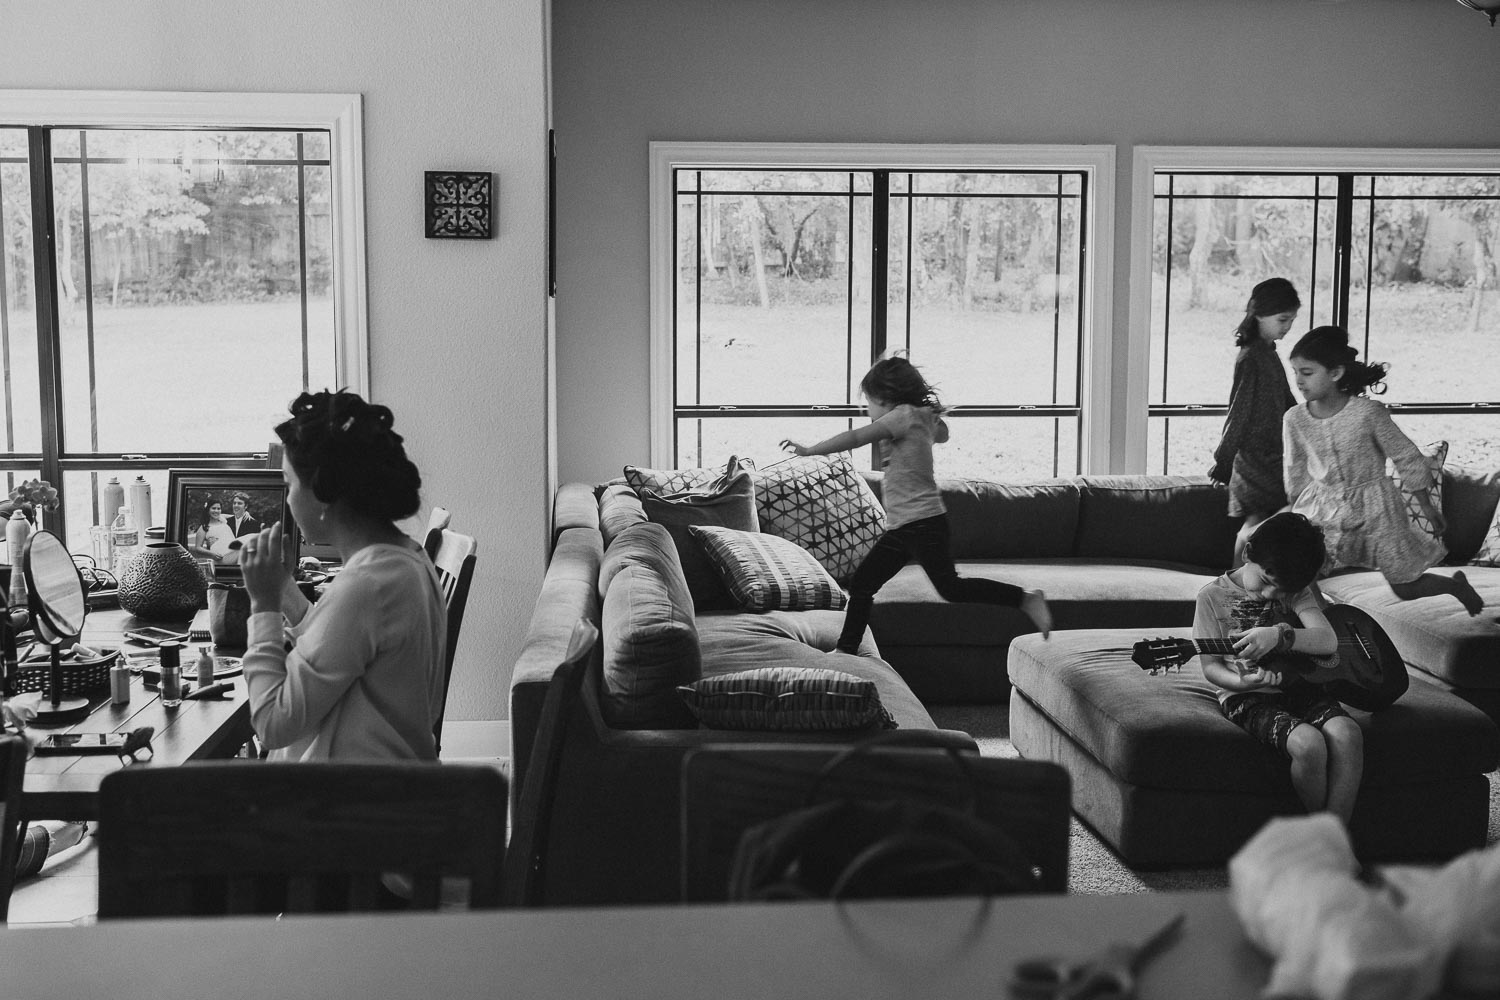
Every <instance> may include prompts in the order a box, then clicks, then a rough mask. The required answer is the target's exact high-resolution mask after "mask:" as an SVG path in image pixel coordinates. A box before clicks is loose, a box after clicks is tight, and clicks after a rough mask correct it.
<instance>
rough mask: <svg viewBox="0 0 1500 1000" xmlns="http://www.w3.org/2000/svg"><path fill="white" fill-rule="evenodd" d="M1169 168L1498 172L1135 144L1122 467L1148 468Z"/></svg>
mask: <svg viewBox="0 0 1500 1000" xmlns="http://www.w3.org/2000/svg"><path fill="white" fill-rule="evenodd" d="M1172 170H1223V171H1231V170H1262V171H1266V172H1268V173H1269V172H1275V171H1278V170H1285V171H1307V172H1312V173H1340V172H1346V173H1347V172H1351V171H1352V172H1358V173H1379V174H1399V173H1407V172H1409V173H1465V172H1468V171H1495V170H1500V149H1374V148H1371V149H1333V148H1327V147H1297V146H1286V147H1280V148H1257V147H1238V146H1137V147H1136V148H1135V153H1134V157H1133V161H1132V166H1131V181H1130V324H1129V331H1130V333H1129V336H1128V337H1127V341H1126V344H1125V351H1126V361H1127V364H1126V366H1125V367H1126V371H1127V372H1128V373H1129V374H1128V375H1127V379H1126V386H1125V413H1126V415H1127V419H1126V421H1125V427H1124V429H1123V435H1122V436H1123V439H1124V445H1125V463H1126V464H1125V468H1126V469H1127V470H1130V471H1134V472H1142V471H1144V470H1145V468H1146V444H1147V439H1148V437H1149V434H1148V427H1147V422H1148V419H1147V414H1148V412H1149V409H1148V408H1149V405H1150V391H1151V378H1150V374H1151V369H1150V365H1151V252H1152V235H1153V233H1152V222H1153V220H1152V212H1153V208H1154V205H1155V201H1154V199H1155V194H1156V174H1157V172H1158V171H1172Z"/></svg>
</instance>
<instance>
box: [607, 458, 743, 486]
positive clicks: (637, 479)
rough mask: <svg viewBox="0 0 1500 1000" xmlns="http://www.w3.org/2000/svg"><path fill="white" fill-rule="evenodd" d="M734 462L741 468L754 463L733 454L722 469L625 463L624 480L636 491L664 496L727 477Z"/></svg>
mask: <svg viewBox="0 0 1500 1000" xmlns="http://www.w3.org/2000/svg"><path fill="white" fill-rule="evenodd" d="M736 464H738V467H739V468H741V469H754V468H755V463H754V462H753V461H751V460H750V459H748V458H737V457H736V456H734V455H731V456H729V461H728V462H726V463H725V464H724V468H722V469H640V468H637V467H636V466H634V465H627V466H625V481H626V482H627V483H629V484H630V488H631V489H633V490H635V491H636V492H637V493H639V492H640V491H641V490H655V491H656V492H658V493H660V494H662V495H664V496H671V495H672V494H673V493H686V492H688V491H689V490H699V489H703V488H704V487H705V486H708V485H710V484H712V483H713V482H714V481H715V480H718V479H720V478H728V477H729V476H732V475H733V474H734V472H735V468H736Z"/></svg>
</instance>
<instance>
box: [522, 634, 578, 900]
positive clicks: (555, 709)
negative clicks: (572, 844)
mask: <svg viewBox="0 0 1500 1000" xmlns="http://www.w3.org/2000/svg"><path fill="white" fill-rule="evenodd" d="M598 639H599V629H598V627H597V626H595V625H594V623H593V622H591V621H589V620H588V619H587V618H580V619H578V621H577V622H576V623H574V625H573V632H572V634H571V635H570V636H569V637H568V646H567V650H566V652H564V654H563V662H562V665H561V666H559V667H558V668H557V670H556V672H554V673H553V675H552V679H551V680H550V681H548V682H547V693H546V695H544V696H543V699H542V709H541V713H540V716H539V718H538V721H537V730H536V738H535V739H534V740H533V741H532V747H531V757H530V761H529V763H528V765H527V768H526V778H525V780H524V781H523V782H522V783H521V787H520V789H519V792H520V794H519V796H518V797H517V800H516V811H515V814H514V816H513V817H512V822H511V833H510V844H509V846H508V847H507V848H506V851H505V879H504V886H505V888H504V893H505V905H507V906H528V907H536V906H541V905H543V904H544V903H545V902H546V900H545V898H544V895H543V887H544V884H545V878H544V876H545V874H546V872H545V868H546V853H547V852H546V846H547V837H548V834H549V833H550V832H551V825H552V803H553V801H554V800H555V799H556V797H557V780H558V774H559V772H560V770H561V766H562V757H563V748H564V746H565V745H566V744H567V739H568V725H569V722H570V720H571V719H572V718H573V716H574V715H575V714H576V712H577V707H578V703H579V693H580V690H581V688H582V685H583V678H584V675H585V673H586V672H587V669H588V664H589V659H590V656H591V655H592V654H593V651H594V647H595V646H596V645H597V643H598Z"/></svg>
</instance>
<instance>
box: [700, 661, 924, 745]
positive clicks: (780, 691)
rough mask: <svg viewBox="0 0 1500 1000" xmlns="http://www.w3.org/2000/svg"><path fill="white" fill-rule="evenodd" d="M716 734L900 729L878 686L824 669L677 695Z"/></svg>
mask: <svg viewBox="0 0 1500 1000" xmlns="http://www.w3.org/2000/svg"><path fill="white" fill-rule="evenodd" d="M677 693H678V694H680V695H682V700H683V701H684V702H685V703H686V704H687V707H688V709H689V711H691V712H692V713H693V714H694V715H695V716H697V717H698V721H699V722H700V723H702V724H703V725H704V726H707V727H708V728H710V729H760V730H770V729H796V730H806V731H817V730H833V729H872V728H873V729H895V728H896V722H895V720H894V719H892V718H891V714H890V713H889V712H887V711H886V710H885V706H884V705H882V704H881V703H880V694H879V692H877V691H876V690H875V682H874V681H867V680H864V679H863V678H860V677H856V676H854V675H853V674H846V673H844V672H843V671H842V670H824V669H822V668H820V667H762V668H761V669H759V670H743V671H740V672H738V673H733V674H719V675H718V676H717V677H705V678H703V679H702V680H699V681H697V682H695V683H692V684H684V685H682V686H680V687H678V689H677Z"/></svg>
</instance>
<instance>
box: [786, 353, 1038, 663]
mask: <svg viewBox="0 0 1500 1000" xmlns="http://www.w3.org/2000/svg"><path fill="white" fill-rule="evenodd" d="M859 391H860V393H861V394H862V395H863V396H864V397H865V409H866V410H868V411H869V414H870V422H869V423H868V424H866V425H864V426H863V427H856V428H853V429H851V430H847V431H843V432H842V433H839V434H835V435H834V436H833V437H831V438H828V439H827V440H825V441H819V442H818V443H817V444H814V445H802V444H798V443H797V442H796V441H791V440H786V441H782V442H781V447H782V448H784V449H786V450H787V451H790V452H793V453H795V454H797V455H831V454H834V453H835V452H841V451H852V450H853V449H855V448H858V447H861V446H863V445H867V444H875V443H877V442H878V445H877V446H878V447H879V449H880V453H881V463H882V466H883V467H884V469H885V479H884V482H883V484H882V487H881V490H882V497H881V498H882V500H883V501H884V505H885V516H886V530H885V534H883V535H881V537H880V539H879V541H877V542H876V543H875V547H874V548H873V549H871V550H870V552H869V554H868V555H866V556H865V558H864V560H863V561H862V562H861V563H860V564H859V567H858V568H857V569H855V571H854V575H853V576H852V577H851V578H850V580H849V607H848V608H847V609H846V611H845V612H844V628H843V632H842V633H841V634H840V635H839V642H838V650H839V652H841V653H856V652H858V650H859V643H860V640H861V639H862V638H863V637H864V634H865V626H866V625H868V624H869V621H870V608H871V606H872V605H873V604H874V603H875V594H876V592H878V591H879V590H880V588H881V587H883V586H885V584H886V582H887V581H889V580H890V579H891V578H892V577H893V576H895V575H896V574H897V573H898V572H899V571H900V570H901V567H902V566H905V565H906V561H907V557H908V556H914V557H916V560H917V562H918V563H920V564H921V566H922V569H923V570H924V571H925V572H926V573H927V577H928V579H930V580H931V581H932V584H933V586H934V587H936V588H937V592H938V593H939V594H940V595H942V597H943V599H944V600H947V601H964V602H968V603H973V604H999V605H1004V606H1005V607H1012V608H1020V609H1021V610H1022V611H1023V612H1025V613H1026V615H1027V616H1028V617H1029V618H1030V619H1031V621H1032V623H1033V624H1035V625H1036V628H1037V631H1039V632H1041V633H1042V637H1043V638H1046V637H1047V636H1048V635H1049V634H1050V633H1051V631H1052V612H1051V611H1050V610H1048V608H1047V599H1046V597H1045V596H1044V595H1043V594H1042V592H1041V591H1040V590H1022V589H1021V588H1020V587H1017V586H1015V585H1014V584H1009V583H1002V582H1000V581H999V580H988V579H985V578H983V577H965V576H959V575H958V570H957V568H956V567H955V566H954V565H953V555H952V553H951V552H950V551H949V547H948V511H947V508H946V507H944V506H943V498H942V495H941V494H940V493H939V492H938V488H937V482H936V481H935V480H934V478H933V474H932V446H933V444H942V443H943V442H945V441H947V440H948V425H947V423H945V422H944V420H943V416H942V414H943V405H942V403H941V402H939V400H938V396H937V393H936V392H935V391H934V390H933V388H932V386H930V385H928V384H927V380H926V379H924V378H923V377H922V373H921V372H919V371H917V369H916V366H914V365H913V364H912V363H911V362H910V361H908V360H906V359H905V358H903V357H887V358H882V359H881V360H880V361H877V362H875V364H874V366H872V367H871V368H870V370H869V371H868V372H866V373H865V377H864V378H863V379H861V380H860V383H859Z"/></svg>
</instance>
